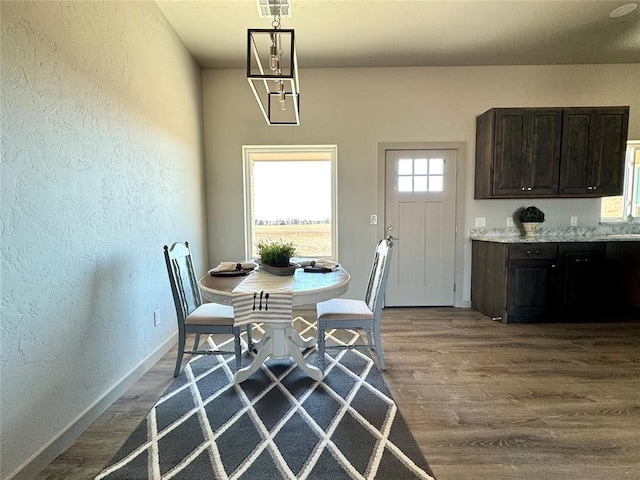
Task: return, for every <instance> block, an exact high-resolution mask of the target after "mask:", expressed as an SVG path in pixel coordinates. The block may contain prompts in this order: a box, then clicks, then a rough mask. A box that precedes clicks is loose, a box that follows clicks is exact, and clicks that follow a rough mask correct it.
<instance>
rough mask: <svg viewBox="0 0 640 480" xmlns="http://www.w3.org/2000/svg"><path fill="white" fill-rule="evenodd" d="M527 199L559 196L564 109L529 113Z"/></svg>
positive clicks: (525, 188)
mask: <svg viewBox="0 0 640 480" xmlns="http://www.w3.org/2000/svg"><path fill="white" fill-rule="evenodd" d="M527 120H528V124H529V131H528V138H527V175H526V179H525V187H524V190H523V191H524V193H525V194H526V195H527V196H532V197H535V196H538V197H540V196H544V197H549V196H555V195H556V194H557V193H558V176H559V171H560V149H561V133H562V110H560V109H558V110H553V109H543V110H530V111H529V112H528V119H527Z"/></svg>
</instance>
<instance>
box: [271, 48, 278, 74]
mask: <svg viewBox="0 0 640 480" xmlns="http://www.w3.org/2000/svg"><path fill="white" fill-rule="evenodd" d="M270 53H271V55H269V68H271V70H272V71H273V72H277V71H278V70H280V57H279V56H278V49H277V48H276V46H275V45H271V51H270Z"/></svg>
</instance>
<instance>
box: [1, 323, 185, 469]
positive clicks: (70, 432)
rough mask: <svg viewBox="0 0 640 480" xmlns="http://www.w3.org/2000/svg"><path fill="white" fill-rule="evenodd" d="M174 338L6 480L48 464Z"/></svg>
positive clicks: (169, 346) (172, 340)
mask: <svg viewBox="0 0 640 480" xmlns="http://www.w3.org/2000/svg"><path fill="white" fill-rule="evenodd" d="M177 341H178V334H177V332H176V333H174V334H173V335H171V336H170V337H169V338H168V339H167V340H165V341H164V342H163V343H162V344H161V345H160V346H159V347H158V348H156V349H155V350H154V351H153V352H151V353H150V354H149V355H148V356H147V357H146V358H144V359H143V360H142V361H141V362H140V363H139V364H138V365H137V366H136V367H135V368H134V369H133V370H131V371H130V372H129V373H128V374H127V375H125V376H124V377H122V379H120V381H119V382H117V383H116V384H115V385H113V386H112V387H111V388H110V389H109V390H108V391H107V392H106V393H105V394H104V395H102V396H101V397H100V398H98V399H97V400H96V401H95V402H94V403H93V404H92V405H91V406H89V407H88V408H87V409H86V410H85V411H84V412H82V413H81V414H80V415H78V417H76V419H75V420H73V421H72V422H71V423H69V425H67V426H66V427H65V428H63V429H62V430H61V431H60V432H59V433H58V435H56V436H55V437H54V438H52V439H51V440H50V441H49V442H47V443H46V444H45V445H44V446H43V447H42V448H41V449H40V450H38V451H37V452H36V453H34V454H33V455H32V456H31V457H29V458H28V459H27V460H26V461H25V462H24V463H23V464H22V465H21V466H20V467H18V468H17V469H16V470H15V471H14V472H13V473H11V474H10V475H9V476H8V477H7V479H6V480H31V479H33V478H34V477H35V476H36V475H38V473H40V472H41V471H42V470H43V469H44V468H45V467H46V466H47V465H49V464H50V463H51V462H52V461H53V460H55V458H56V457H57V456H58V455H60V454H61V453H62V452H64V451H65V450H67V449H68V448H69V447H70V446H71V445H73V442H75V441H76V439H77V438H78V437H79V436H80V435H81V434H82V433H83V432H84V431H85V430H86V429H87V428H89V426H90V425H91V424H92V423H93V422H94V421H95V420H96V419H97V418H98V417H99V416H100V415H102V414H103V413H104V412H105V411H106V410H107V408H109V407H110V406H111V405H112V404H113V403H114V402H115V401H116V400H118V398H120V397H121V396H122V395H123V394H124V393H125V392H126V391H127V390H128V389H129V388H130V387H131V386H133V384H134V383H136V382H137V381H138V380H139V379H140V377H142V375H144V374H145V373H146V372H147V371H148V370H149V369H150V368H151V367H153V366H154V365H155V364H156V363H158V361H159V360H160V359H161V358H162V357H163V356H164V355H165V354H166V353H167V352H168V351H169V350H171V349H172V348H173V346H174V345H175V344H176V342H177Z"/></svg>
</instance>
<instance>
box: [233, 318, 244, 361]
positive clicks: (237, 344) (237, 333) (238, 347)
mask: <svg viewBox="0 0 640 480" xmlns="http://www.w3.org/2000/svg"><path fill="white" fill-rule="evenodd" d="M240 331H241V330H240V328H237V329H234V332H233V344H234V350H235V353H236V371H237V370H240V369H241V368H242V346H241V345H240Z"/></svg>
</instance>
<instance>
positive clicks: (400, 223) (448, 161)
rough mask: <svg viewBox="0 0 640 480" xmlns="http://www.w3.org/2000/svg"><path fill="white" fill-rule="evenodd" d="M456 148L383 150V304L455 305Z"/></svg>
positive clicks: (396, 305) (392, 305) (394, 305)
mask: <svg viewBox="0 0 640 480" xmlns="http://www.w3.org/2000/svg"><path fill="white" fill-rule="evenodd" d="M456 160H457V151H456V150H386V151H385V227H386V234H387V235H391V236H392V237H393V238H395V239H396V240H394V242H393V243H394V247H393V253H392V256H391V269H390V271H389V278H388V283H387V291H386V296H385V305H386V306H390V307H399V306H436V305H453V303H454V302H453V298H454V254H455V236H456Z"/></svg>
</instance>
